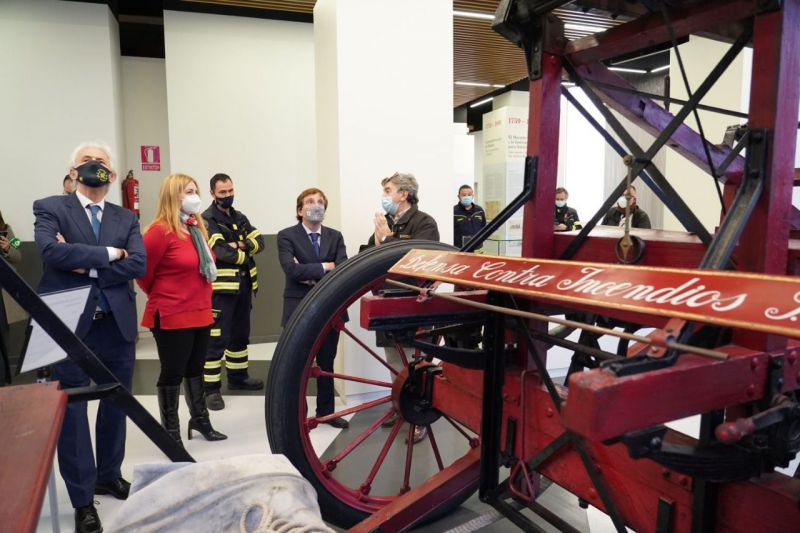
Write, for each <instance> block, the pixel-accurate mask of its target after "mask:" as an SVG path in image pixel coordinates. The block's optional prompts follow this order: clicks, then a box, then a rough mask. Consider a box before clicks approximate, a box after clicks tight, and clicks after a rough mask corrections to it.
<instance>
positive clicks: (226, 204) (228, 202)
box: [214, 195, 233, 209]
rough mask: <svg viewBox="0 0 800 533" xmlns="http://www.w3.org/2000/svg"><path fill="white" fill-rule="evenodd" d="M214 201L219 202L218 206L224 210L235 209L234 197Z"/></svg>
mask: <svg viewBox="0 0 800 533" xmlns="http://www.w3.org/2000/svg"><path fill="white" fill-rule="evenodd" d="M214 201H215V202H217V205H218V206H220V207H221V208H222V209H230V208H231V207H233V195H231V196H226V197H225V198H214Z"/></svg>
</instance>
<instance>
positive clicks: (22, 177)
mask: <svg viewBox="0 0 800 533" xmlns="http://www.w3.org/2000/svg"><path fill="white" fill-rule="evenodd" d="M0 65H2V68H0V102H3V104H2V105H0V124H2V127H0V161H2V162H3V167H4V169H6V170H5V171H4V172H3V173H2V175H3V178H2V179H3V185H4V195H3V198H2V199H1V200H0V210H2V212H3V216H4V217H5V219H6V221H7V222H9V223H10V224H11V225H12V226H13V227H14V230H15V232H16V233H17V236H18V237H19V238H20V239H22V240H32V239H33V213H32V211H31V204H32V203H33V201H34V200H35V199H38V198H43V197H45V196H50V195H53V194H59V193H60V192H61V180H62V179H63V177H64V175H65V174H66V172H67V165H68V159H69V156H70V154H71V153H72V150H73V149H74V148H75V146H77V145H78V144H79V143H81V142H82V141H85V140H92V139H102V140H105V141H106V142H108V143H109V144H110V145H111V147H112V148H113V149H115V150H116V151H117V156H118V157H117V164H116V166H117V167H118V168H123V167H124V166H125V165H124V155H121V154H120V151H121V150H120V148H121V146H122V139H123V133H122V116H121V115H122V113H121V96H120V83H119V81H120V77H119V36H118V33H117V22H116V21H115V20H114V18H113V16H112V15H111V13H110V11H109V9H108V6H105V5H98V4H85V3H82V2H59V1H54V0H30V1H22V0H3V1H2V2H0ZM108 198H109V199H110V200H111V201H113V202H115V203H118V202H119V198H120V195H119V189H118V188H117V187H112V189H111V192H110V194H109V197H108Z"/></svg>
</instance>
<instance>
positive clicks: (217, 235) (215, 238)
mask: <svg viewBox="0 0 800 533" xmlns="http://www.w3.org/2000/svg"><path fill="white" fill-rule="evenodd" d="M221 240H224V237H223V236H222V233H213V234H212V235H211V236H210V237H209V238H208V247H209V248H213V247H214V244H215V243H216V242H217V241H221Z"/></svg>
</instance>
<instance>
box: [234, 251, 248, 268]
mask: <svg viewBox="0 0 800 533" xmlns="http://www.w3.org/2000/svg"><path fill="white" fill-rule="evenodd" d="M236 252H237V253H238V254H239V255H238V258H237V259H236V264H237V265H241V264H242V263H244V262H245V260H246V259H247V255H246V254H245V253H244V252H243V251H241V250H236Z"/></svg>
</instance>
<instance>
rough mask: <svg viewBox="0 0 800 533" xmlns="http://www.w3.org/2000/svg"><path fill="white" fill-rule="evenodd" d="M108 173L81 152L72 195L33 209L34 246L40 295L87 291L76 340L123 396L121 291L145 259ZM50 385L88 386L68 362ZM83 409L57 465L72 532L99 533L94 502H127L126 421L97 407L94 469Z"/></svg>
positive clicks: (71, 415)
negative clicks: (40, 268)
mask: <svg viewBox="0 0 800 533" xmlns="http://www.w3.org/2000/svg"><path fill="white" fill-rule="evenodd" d="M113 168H114V167H113V166H112V155H111V150H110V149H109V148H108V146H107V145H105V144H104V143H100V142H93V143H84V144H81V145H80V146H78V148H76V149H75V152H73V156H72V166H71V168H70V171H69V173H70V176H71V177H72V178H73V179H76V180H77V190H76V192H75V194H70V195H61V196H51V197H49V198H44V199H42V200H37V201H35V202H34V203H33V212H34V215H35V216H36V224H35V238H36V246H37V248H38V249H39V252H40V253H41V256H42V261H43V263H44V272H43V274H42V280H41V283H40V284H39V292H40V293H48V292H52V291H60V290H65V289H73V288H76V287H84V286H87V285H90V286H91V292H90V294H89V300H88V302H87V305H86V309H85V311H84V313H83V315H82V316H81V318H80V320H79V322H78V327H77V329H76V331H75V334H76V335H77V336H78V337H80V338H81V339H82V340H83V342H84V343H85V344H86V346H88V347H89V348H90V349H91V350H92V351H93V352H94V353H95V354H97V357H98V358H99V359H100V361H101V362H102V363H103V364H104V365H105V366H106V367H107V368H108V369H109V370H110V371H111V373H112V374H114V376H116V377H117V379H118V380H119V381H120V383H122V385H123V386H125V387H127V388H128V389H130V387H131V378H132V376H133V364H134V340H135V338H136V303H135V300H134V294H133V292H132V291H131V290H130V288H129V286H128V283H129V282H130V281H131V280H132V279H134V278H137V277H141V276H143V275H144V273H145V263H146V258H145V251H144V246H143V244H142V236H141V234H140V232H139V223H138V221H137V220H136V217H135V215H134V214H133V213H132V212H130V211H127V210H125V209H123V208H121V207H119V206H116V205H113V204H111V203H109V202H107V201H106V200H105V197H106V194H108V190H109V187H110V185H111V183H114V181H115V180H116V177H117V176H116V172H114V170H113ZM53 379H54V380H58V381H59V382H60V383H61V387H62V388H64V389H68V388H73V387H82V386H86V385H88V384H89V377H88V376H87V375H86V374H85V373H84V372H83V370H81V368H80V367H79V366H78V365H76V364H75V363H73V362H72V361H71V360H70V359H66V360H65V361H62V362H60V363H58V364H56V365H54V366H53ZM86 407H87V403H86V402H75V403H69V404H68V405H67V411H66V414H65V415H64V423H63V426H62V428H61V435H60V437H59V441H58V462H59V467H60V470H61V476H62V477H63V478H64V482H65V483H66V485H67V491H68V492H69V497H70V500H71V502H72V506H73V507H74V508H75V530H76V531H79V532H98V531H102V525H101V523H100V518H99V516H98V515H97V510H96V509H95V508H94V505H93V500H94V495H95V494H110V495H111V496H114V497H115V498H118V499H125V498H127V497H128V490H129V488H130V483H128V482H127V481H125V480H124V479H123V478H122V474H121V465H122V460H123V457H124V456H125V424H126V417H125V413H124V412H123V411H122V410H120V409H119V408H117V407H116V406H115V405H114V404H113V403H112V402H111V401H110V400H100V405H99V407H98V411H97V422H96V426H95V441H96V444H97V446H96V448H97V463H96V465H95V456H94V454H93V453H92V441H91V438H90V436H89V421H88V417H87V414H86Z"/></svg>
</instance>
